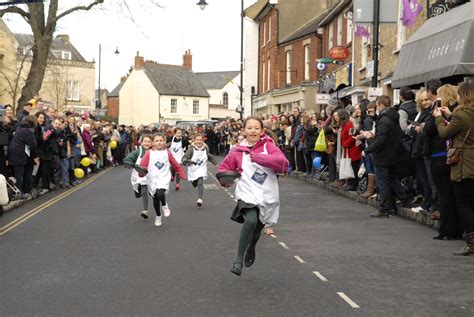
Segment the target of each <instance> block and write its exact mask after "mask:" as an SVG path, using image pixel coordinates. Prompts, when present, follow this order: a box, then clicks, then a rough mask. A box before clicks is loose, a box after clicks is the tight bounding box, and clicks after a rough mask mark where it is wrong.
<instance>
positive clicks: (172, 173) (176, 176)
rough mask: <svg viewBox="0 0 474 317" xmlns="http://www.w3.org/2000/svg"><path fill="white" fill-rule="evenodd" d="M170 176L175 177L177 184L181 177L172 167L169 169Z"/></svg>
mask: <svg viewBox="0 0 474 317" xmlns="http://www.w3.org/2000/svg"><path fill="white" fill-rule="evenodd" d="M171 176H173V177H175V179H176V184H179V182H180V181H181V178H179V175H178V173H176V172H175V170H174V169H171Z"/></svg>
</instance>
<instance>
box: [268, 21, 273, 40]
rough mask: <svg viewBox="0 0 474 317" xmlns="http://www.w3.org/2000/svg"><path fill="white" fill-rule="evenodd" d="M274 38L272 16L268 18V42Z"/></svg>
mask: <svg viewBox="0 0 474 317" xmlns="http://www.w3.org/2000/svg"><path fill="white" fill-rule="evenodd" d="M271 38H272V17H270V18H269V19H268V42H270V40H271Z"/></svg>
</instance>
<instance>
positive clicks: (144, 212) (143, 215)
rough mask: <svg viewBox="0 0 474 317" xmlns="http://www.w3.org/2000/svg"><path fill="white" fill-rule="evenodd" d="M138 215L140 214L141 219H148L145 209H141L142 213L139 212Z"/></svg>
mask: <svg viewBox="0 0 474 317" xmlns="http://www.w3.org/2000/svg"><path fill="white" fill-rule="evenodd" d="M140 216H142V217H143V219H148V217H149V215H148V211H147V210H143V211H142V213H141V214H140Z"/></svg>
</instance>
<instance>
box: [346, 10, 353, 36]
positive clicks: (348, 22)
mask: <svg viewBox="0 0 474 317" xmlns="http://www.w3.org/2000/svg"><path fill="white" fill-rule="evenodd" d="M347 15H348V16H349V13H348V14H347ZM346 21H347V34H346V36H347V41H346V43H350V42H352V31H353V30H352V20H351V19H347V20H346Z"/></svg>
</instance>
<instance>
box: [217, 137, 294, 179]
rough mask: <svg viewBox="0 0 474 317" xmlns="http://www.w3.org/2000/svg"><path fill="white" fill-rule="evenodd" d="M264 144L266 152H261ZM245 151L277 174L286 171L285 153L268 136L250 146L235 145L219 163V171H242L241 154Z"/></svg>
mask: <svg viewBox="0 0 474 317" xmlns="http://www.w3.org/2000/svg"><path fill="white" fill-rule="evenodd" d="M265 144H266V148H267V152H268V154H261V153H262V152H263V149H264V145H265ZM243 152H247V153H250V154H251V160H252V162H254V163H257V164H259V165H261V166H263V167H267V168H270V169H272V170H273V171H274V172H275V173H277V174H284V173H286V172H288V164H289V163H288V160H287V159H286V157H285V154H283V152H282V151H281V150H280V149H279V148H278V147H277V146H276V145H275V144H274V143H273V140H272V139H271V138H269V137H265V136H264V137H263V138H261V139H260V141H258V142H257V144H255V145H254V146H253V147H252V148H249V147H247V146H242V145H237V146H236V147H235V148H234V149H233V150H232V151H230V152H229V154H227V156H226V157H225V158H224V160H223V161H222V163H221V164H220V165H219V172H224V171H238V172H239V173H242V154H243Z"/></svg>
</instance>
